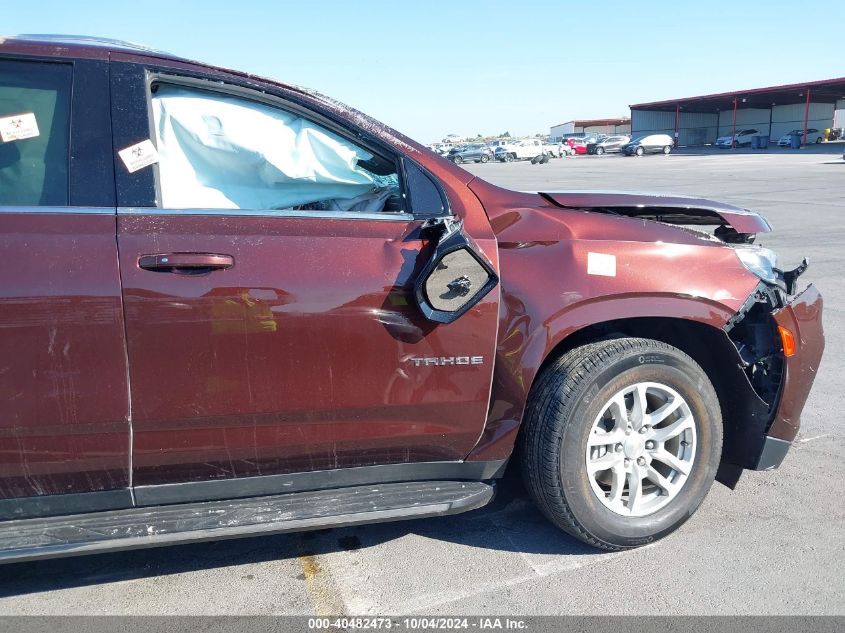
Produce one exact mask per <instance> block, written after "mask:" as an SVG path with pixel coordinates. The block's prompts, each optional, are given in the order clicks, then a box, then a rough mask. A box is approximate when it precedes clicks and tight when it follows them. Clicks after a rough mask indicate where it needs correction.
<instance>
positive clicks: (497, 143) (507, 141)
mask: <svg viewBox="0 0 845 633" xmlns="http://www.w3.org/2000/svg"><path fill="white" fill-rule="evenodd" d="M513 142H514V141H513V139H509V138H500V139H496V140H495V141H490V142H489V143H487V147H489V148H490V151H491V152H492V153H493V154H495V153H496V148H497V147H505V146H506V145H511V144H512V143H513Z"/></svg>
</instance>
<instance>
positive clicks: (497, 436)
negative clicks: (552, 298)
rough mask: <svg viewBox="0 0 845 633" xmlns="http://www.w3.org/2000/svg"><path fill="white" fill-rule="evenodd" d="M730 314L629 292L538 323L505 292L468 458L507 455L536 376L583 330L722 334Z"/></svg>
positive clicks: (714, 305) (684, 298)
mask: <svg viewBox="0 0 845 633" xmlns="http://www.w3.org/2000/svg"><path fill="white" fill-rule="evenodd" d="M734 314H735V311H734V310H732V309H731V308H729V307H727V306H725V305H723V304H721V303H719V302H717V301H713V300H710V299H706V298H701V297H692V296H688V295H679V294H668V293H631V294H626V295H613V296H605V297H597V298H594V299H589V300H585V301H581V302H578V303H574V304H571V305H570V306H568V307H567V308H566V309H564V310H560V311H559V312H557V313H553V314H549V315H546V317H545V318H543V319H540V320H538V319H536V317H535V316H534V315H532V314H530V311H529V310H528V309H526V305H525V303H524V302H522V301H520V300H519V299H518V298H516V297H514V296H512V295H509V293H507V292H503V294H502V308H501V311H500V322H499V342H498V345H497V352H496V366H495V368H494V372H493V388H492V391H491V399H490V407H489V413H488V419H487V423H486V425H485V428H484V432H483V433H482V435H481V437H480V438H479V441H478V443H477V444H476V446H475V448H474V449H473V450H472V452H471V453H470V455H468V456H467V459H468V460H470V461H475V460H496V459H507V458H508V457H509V456H510V454H511V452H512V451H513V447H514V442H515V440H516V436H517V432H518V430H519V425H520V424H521V422H522V416H523V412H524V410H525V405H526V401H527V399H528V393H529V391H530V389H531V385H532V384H533V382H534V379H535V378H536V376H537V373H538V371H539V370H540V368H541V367H542V366H543V363H544V362H545V361H546V359H547V358H549V356H550V355H551V354H553V353H554V352H555V351H556V350H557V349H558V348H559V347H561V346H562V345H565V344H566V342H567V339H569V338H570V337H572V336H575V335H576V334H578V333H579V332H580V331H582V330H584V328H587V327H590V326H595V325H600V324H602V323H608V322H611V321H622V320H627V319H637V318H644V317H646V318H647V317H657V318H662V319H666V318H669V319H678V320H686V321H692V322H695V323H699V324H702V325H705V326H708V327H712V328H714V329H720V328H721V327H722V326H724V325H725V324H726V323H727V321H728V319H730V318H731V317H732V316H733V315H734Z"/></svg>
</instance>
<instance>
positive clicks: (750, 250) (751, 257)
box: [733, 245, 778, 284]
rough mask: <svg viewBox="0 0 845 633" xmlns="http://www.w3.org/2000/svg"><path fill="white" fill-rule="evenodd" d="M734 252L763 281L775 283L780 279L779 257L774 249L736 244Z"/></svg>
mask: <svg viewBox="0 0 845 633" xmlns="http://www.w3.org/2000/svg"><path fill="white" fill-rule="evenodd" d="M733 250H734V253H736V256H737V257H738V258H739V261H740V262H742V265H743V266H745V268H746V269H748V270H749V271H750V272H752V273H754V274H755V275H757V276H758V277H759V278H760V279H762V280H763V281H765V282H767V283H770V284H773V283H777V281H778V273H777V270H776V269H777V266H778V258H777V255H775V253H774V251H772V250H770V249H768V248H763V247H762V246H745V245H743V246H735V247H734V249H733Z"/></svg>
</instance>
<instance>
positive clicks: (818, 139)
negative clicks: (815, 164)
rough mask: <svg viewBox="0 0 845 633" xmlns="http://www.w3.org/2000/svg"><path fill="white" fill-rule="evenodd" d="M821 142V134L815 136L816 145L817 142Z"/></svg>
mask: <svg viewBox="0 0 845 633" xmlns="http://www.w3.org/2000/svg"><path fill="white" fill-rule="evenodd" d="M821 142H822V137H821V136H817V137H816V145H818V144H819V143H821Z"/></svg>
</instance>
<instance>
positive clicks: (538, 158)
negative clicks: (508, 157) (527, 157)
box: [531, 156, 540, 165]
mask: <svg viewBox="0 0 845 633" xmlns="http://www.w3.org/2000/svg"><path fill="white" fill-rule="evenodd" d="M539 162H540V157H539V156H535V157H534V158H532V159H531V164H532V165H536V164H537V163H539Z"/></svg>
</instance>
